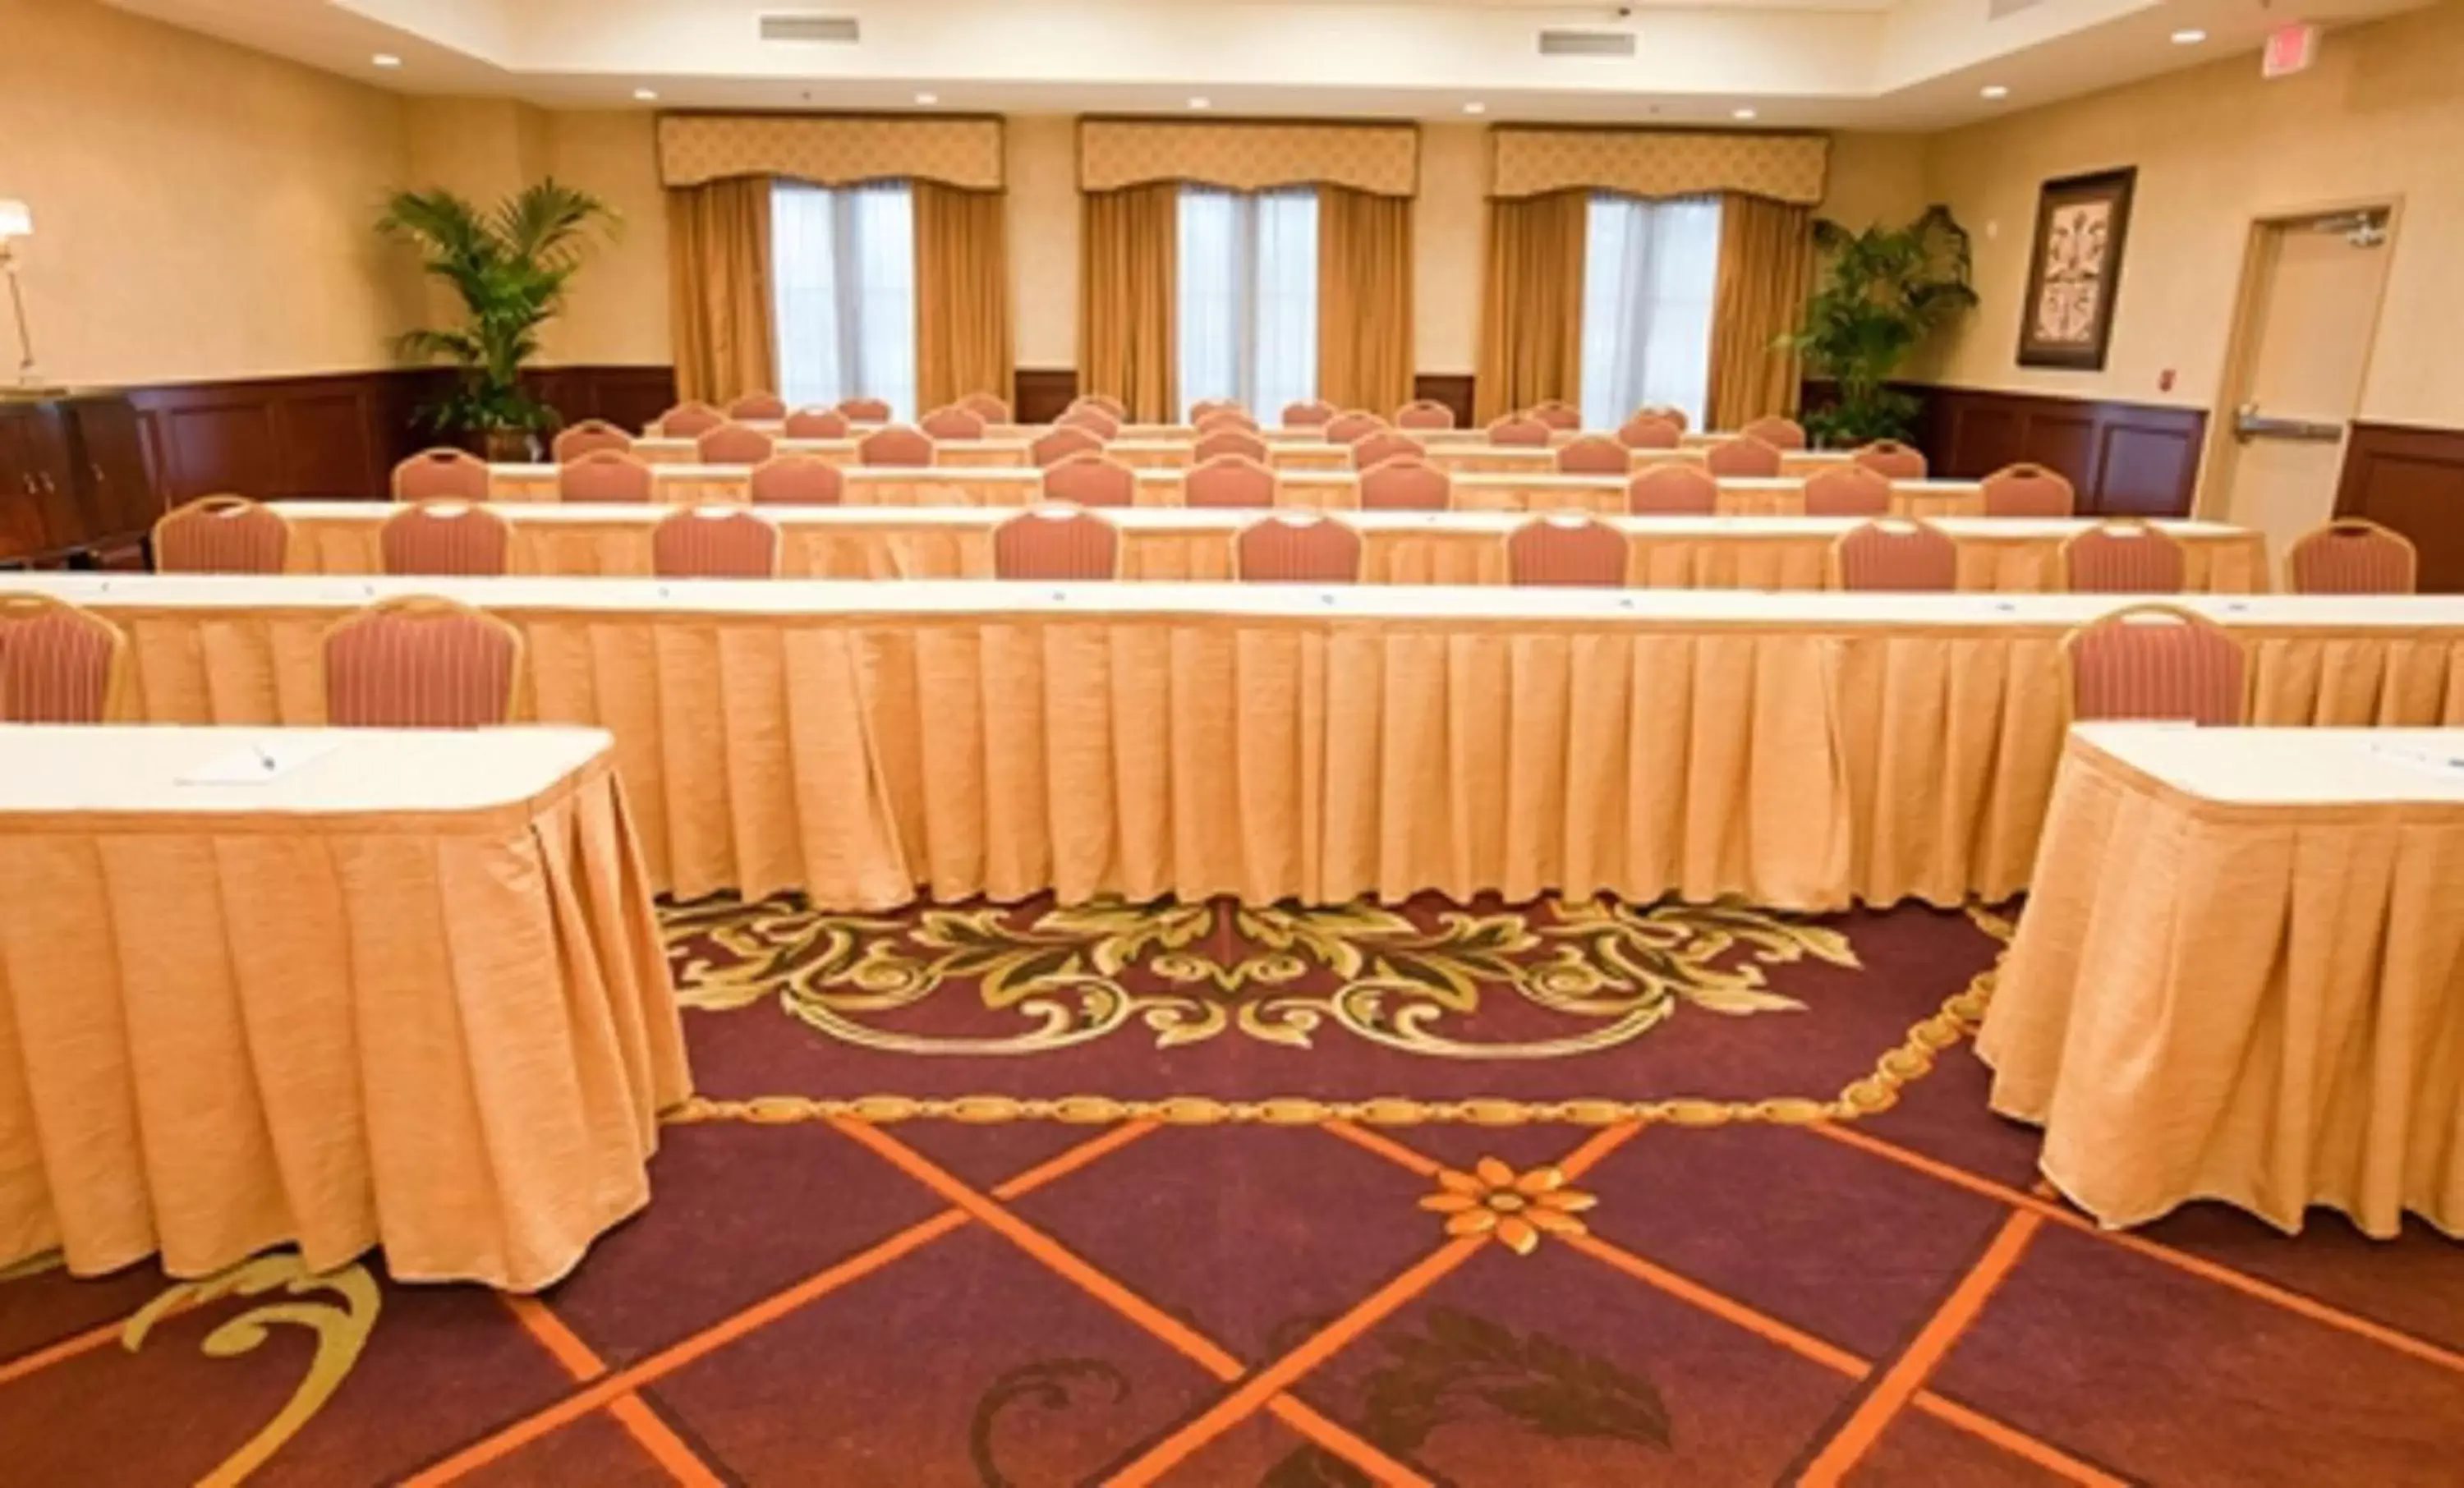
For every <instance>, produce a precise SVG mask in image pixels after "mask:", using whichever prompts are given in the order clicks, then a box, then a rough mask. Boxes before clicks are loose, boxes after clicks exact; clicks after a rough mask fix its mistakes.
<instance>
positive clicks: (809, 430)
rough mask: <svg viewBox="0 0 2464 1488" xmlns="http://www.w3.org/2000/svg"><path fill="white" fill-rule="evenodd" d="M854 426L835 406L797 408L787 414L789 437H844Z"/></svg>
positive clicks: (852, 430) (787, 432) (787, 433)
mask: <svg viewBox="0 0 2464 1488" xmlns="http://www.w3.org/2000/svg"><path fill="white" fill-rule="evenodd" d="M854 431H855V430H854V426H852V425H850V424H849V423H847V415H846V414H844V413H841V412H840V411H839V410H838V409H836V408H799V409H797V410H796V411H795V412H793V413H791V414H788V415H787V427H786V430H785V432H786V435H787V437H788V438H789V439H845V438H847V435H849V434H850V433H853V432H854Z"/></svg>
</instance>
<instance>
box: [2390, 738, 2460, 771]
mask: <svg viewBox="0 0 2464 1488" xmlns="http://www.w3.org/2000/svg"><path fill="white" fill-rule="evenodd" d="M2370 753H2372V754H2374V755H2378V756H2379V757H2380V758H2382V759H2387V760H2392V761H2393V762H2395V763H2396V764H2400V765H2409V766H2410V767H2411V768H2413V769H2415V770H2427V771H2429V772H2430V773H2431V774H2432V775H2440V776H2445V777H2449V778H2450V779H2455V778H2464V746H2459V747H2455V748H2449V749H2432V748H2429V747H2426V746H2423V745H2419V744H2372V745H2371V746H2370Z"/></svg>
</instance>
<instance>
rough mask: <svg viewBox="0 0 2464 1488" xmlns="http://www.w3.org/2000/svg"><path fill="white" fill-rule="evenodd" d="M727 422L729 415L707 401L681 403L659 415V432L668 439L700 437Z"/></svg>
mask: <svg viewBox="0 0 2464 1488" xmlns="http://www.w3.org/2000/svg"><path fill="white" fill-rule="evenodd" d="M726 422H727V415H726V414H724V413H721V412H720V411H719V410H717V409H716V408H714V407H712V406H711V405H709V404H706V403H680V404H678V405H675V406H674V407H672V408H670V409H669V410H668V411H667V412H665V413H662V414H660V415H659V433H660V435H661V437H663V438H667V439H699V438H700V437H701V436H702V435H704V434H707V433H709V432H710V431H711V430H712V429H715V428H716V427H719V426H720V425H721V424H724V423H726Z"/></svg>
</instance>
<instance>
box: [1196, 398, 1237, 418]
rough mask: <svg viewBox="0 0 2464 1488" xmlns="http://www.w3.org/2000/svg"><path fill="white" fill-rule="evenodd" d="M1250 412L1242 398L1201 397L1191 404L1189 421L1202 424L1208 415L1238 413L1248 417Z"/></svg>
mask: <svg viewBox="0 0 2464 1488" xmlns="http://www.w3.org/2000/svg"><path fill="white" fill-rule="evenodd" d="M1248 412H1249V410H1248V409H1246V408H1243V407H1242V406H1241V400H1240V399H1238V398H1200V399H1199V400H1198V401H1197V402H1196V403H1193V404H1191V405H1189V422H1191V423H1192V424H1202V423H1204V422H1205V421H1206V419H1207V418H1208V416H1210V415H1212V414H1217V413H1237V414H1240V415H1241V416H1242V417H1243V418H1246V417H1248Z"/></svg>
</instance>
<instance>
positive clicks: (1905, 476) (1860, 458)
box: [1851, 439, 1925, 480]
mask: <svg viewBox="0 0 2464 1488" xmlns="http://www.w3.org/2000/svg"><path fill="white" fill-rule="evenodd" d="M1851 458H1853V459H1854V460H1855V461H1856V462H1857V463H1858V464H1859V465H1861V466H1863V467H1864V468H1865V469H1867V470H1872V471H1873V472H1874V473H1875V474H1877V475H1883V476H1888V477H1889V478H1890V479H1892V480H1923V479H1925V451H1924V450H1922V449H1917V448H1916V447H1915V446H1914V445H1903V444H1901V443H1900V442H1899V441H1898V440H1896V439H1878V440H1875V441H1874V442H1873V443H1872V444H1870V445H1867V446H1866V447H1864V448H1863V449H1859V450H1858V451H1857V452H1856V454H1855V455H1853V456H1851Z"/></svg>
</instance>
